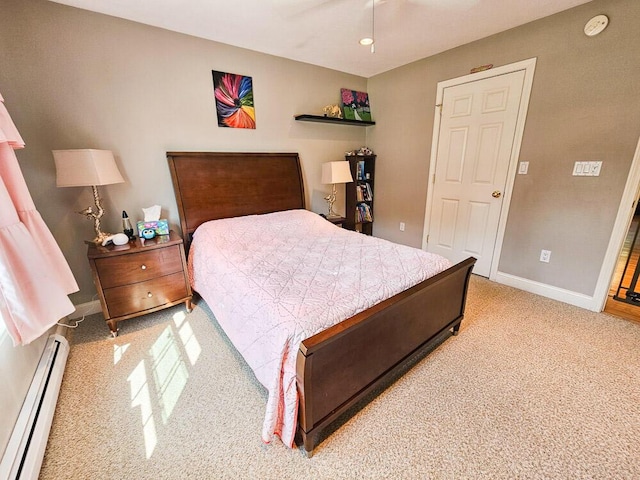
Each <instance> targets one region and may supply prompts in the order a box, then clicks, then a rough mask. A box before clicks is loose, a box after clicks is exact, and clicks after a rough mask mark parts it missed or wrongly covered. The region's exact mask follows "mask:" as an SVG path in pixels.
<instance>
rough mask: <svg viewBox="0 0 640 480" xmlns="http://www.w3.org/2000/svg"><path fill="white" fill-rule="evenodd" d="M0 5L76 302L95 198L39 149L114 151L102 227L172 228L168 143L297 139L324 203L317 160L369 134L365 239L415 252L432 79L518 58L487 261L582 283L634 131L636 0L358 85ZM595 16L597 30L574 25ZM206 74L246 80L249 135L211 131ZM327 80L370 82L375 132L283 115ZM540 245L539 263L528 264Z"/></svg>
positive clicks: (16, 114) (252, 144)
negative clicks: (149, 223)
mask: <svg viewBox="0 0 640 480" xmlns="http://www.w3.org/2000/svg"><path fill="white" fill-rule="evenodd" d="M3 6H4V9H3V11H4V12H5V14H4V15H2V16H1V17H0V32H2V33H1V34H0V65H2V68H0V92H2V94H3V95H4V97H5V100H6V105H7V107H8V108H9V110H10V112H11V114H12V116H13V118H14V121H15V122H16V124H17V125H18V128H19V129H20V131H21V133H22V135H23V137H24V138H25V141H26V142H27V148H26V149H25V150H22V151H19V152H18V157H19V159H20V163H21V166H22V168H23V171H24V175H25V178H26V180H27V183H28V185H29V187H30V189H31V191H32V194H33V197H34V201H35V203H36V205H37V207H38V209H39V210H40V212H41V213H42V215H43V217H44V219H45V221H46V222H47V223H48V224H49V226H50V228H51V230H52V231H53V234H54V236H55V237H56V239H57V241H58V243H59V244H60V245H61V248H62V250H63V252H64V254H65V256H66V257H67V259H68V261H69V263H70V265H71V267H72V269H73V271H74V274H75V275H76V278H77V280H78V282H79V284H80V286H81V292H80V293H78V294H75V295H73V296H72V300H73V301H74V303H82V302H86V301H89V300H90V299H91V297H92V296H93V295H94V293H95V289H94V287H93V284H92V282H91V276H90V271H89V267H88V263H87V261H86V257H85V253H86V251H85V246H84V244H83V241H84V240H85V239H88V238H91V237H92V224H91V222H89V221H88V220H86V219H84V218H82V217H81V216H80V215H78V214H76V213H74V212H75V211H76V210H79V209H81V208H84V207H85V206H87V205H89V204H91V203H92V198H91V194H90V189H88V188H87V189H80V188H66V189H58V188H56V187H55V168H54V165H53V159H52V156H51V150H52V149H58V148H104V149H110V150H113V151H114V153H115V154H116V157H117V161H118V163H119V165H120V168H121V170H122V173H123V175H124V177H125V178H126V180H127V182H126V183H125V184H121V185H112V186H107V187H103V188H102V189H101V191H102V194H103V197H104V199H105V204H106V208H107V212H108V214H107V216H106V217H105V220H104V224H105V229H110V230H112V231H117V230H119V229H120V222H119V216H120V212H121V210H123V209H124V210H127V211H128V212H129V214H130V216H131V217H132V218H133V219H134V220H136V219H137V218H139V216H140V215H141V208H142V207H147V206H150V205H152V204H156V203H157V204H160V205H162V207H163V212H164V216H167V217H168V218H169V220H170V222H171V224H172V226H173V227H174V228H176V227H177V224H178V218H177V212H176V208H175V200H174V198H173V190H172V188H171V181H170V177H169V172H168V168H167V163H166V159H165V152H166V151H171V150H210V151H297V152H299V153H300V156H301V159H302V164H303V170H304V176H305V186H306V189H307V197H308V202H309V203H308V206H309V207H310V208H311V209H313V210H315V211H317V212H321V211H324V208H325V204H324V202H323V200H322V196H323V195H324V193H325V192H327V191H328V188H327V187H326V186H323V185H320V183H319V181H320V165H321V164H322V163H323V162H325V161H329V160H336V159H340V158H342V155H343V154H344V152H345V151H347V150H351V149H354V148H358V147H360V146H362V145H365V144H367V145H368V146H369V147H371V148H373V149H374V150H375V152H376V153H377V154H378V161H377V167H376V223H375V228H374V233H375V234H376V235H377V236H381V237H384V238H388V239H391V240H394V241H398V242H400V243H405V244H409V245H414V246H420V245H421V237H422V229H423V222H424V213H425V202H426V193H427V181H426V177H427V172H428V170H429V156H430V149H431V136H432V129H433V104H434V103H435V95H436V86H437V82H439V81H442V80H446V79H450V78H454V77H458V76H462V75H466V74H467V73H468V72H469V70H470V69H471V68H472V67H474V66H477V65H482V64H487V63H492V64H494V65H496V66H498V65H504V64H507V63H512V62H516V61H520V60H524V59H527V58H532V57H537V59H538V61H537V67H536V73H535V78H534V85H533V91H532V96H531V102H530V106H529V115H528V119H527V124H526V127H525V133H524V138H523V143H522V150H521V158H520V159H521V160H526V161H529V162H530V166H529V174H528V175H527V176H517V177H516V179H515V185H514V192H513V199H512V203H511V210H510V214H509V220H508V225H507V229H506V236H505V241H504V246H503V250H502V258H501V260H500V264H499V266H500V271H502V272H504V273H508V274H512V275H515V276H518V277H522V278H525V279H529V280H532V281H535V282H541V283H543V284H548V285H552V286H557V287H560V288H564V289H567V290H570V291H574V292H579V293H583V294H586V295H591V294H593V289H594V286H595V283H596V280H597V277H598V274H599V271H600V267H601V265H602V260H603V257H604V253H605V249H606V247H607V242H608V240H609V238H610V236H611V228H612V226H613V222H614V217H615V214H616V210H617V207H618V204H619V201H620V197H621V194H622V190H623V187H624V182H625V180H626V177H627V174H628V171H629V166H630V162H631V159H632V155H633V151H634V149H635V146H636V142H637V141H638V137H639V136H640V127H639V125H640V108H639V107H638V98H640V82H639V81H638V78H640V62H638V61H637V59H638V58H640V33H639V32H640V29H638V28H637V25H636V24H635V20H637V19H638V18H640V2H637V1H636V0H596V1H594V2H590V3H588V4H586V5H583V6H580V7H577V8H575V9H572V10H569V11H567V12H562V13H560V14H557V15H554V16H552V17H548V18H545V19H542V20H539V21H536V22H533V23H530V24H527V25H524V26H522V27H519V28H516V29H513V30H510V31H507V32H504V33H501V34H498V35H495V36H492V37H489V38H486V39H483V40H480V41H477V42H473V43H471V44H468V45H465V46H462V47H459V48H456V49H453V50H450V51H448V52H444V53H442V54H440V55H436V56H433V57H429V58H427V59H424V60H421V61H419V62H415V63H413V64H410V65H407V66H405V67H401V68H398V69H395V70H393V71H390V72H387V73H385V74H382V75H378V76H376V77H373V78H371V79H369V80H368V81H367V80H366V79H363V78H360V77H356V76H352V75H347V74H343V73H340V72H336V71H331V70H327V69H322V68H318V67H313V66H310V65H306V64H302V63H298V62H293V61H289V60H284V59H281V58H277V57H273V56H269V55H264V54H259V53H255V52H251V51H247V50H243V49H238V48H235V47H230V46H226V45H223V44H218V43H215V42H210V41H205V40H201V39H197V38H193V37H189V36H186V35H181V34H177V33H172V32H168V31H164V30H161V29H157V28H152V27H147V26H143V25H139V24H135V23H133V22H128V21H125V20H121V19H116V18H112V17H108V16H104V15H100V14H94V13H91V12H86V11H83V10H78V9H74V8H70V7H65V6H62V5H59V4H55V3H51V2H47V1H44V0H5V3H4V5H3ZM600 13H605V14H607V15H608V16H609V18H610V25H609V28H607V30H605V32H603V33H602V34H601V35H599V36H597V37H594V38H588V37H586V36H585V35H584V34H583V33H582V28H583V26H584V23H585V22H586V21H587V20H588V19H589V18H590V17H591V16H593V15H595V14H600ZM212 69H219V70H223V71H229V72H233V73H241V74H245V75H250V76H252V77H253V81H254V93H255V102H256V112H257V126H258V128H257V129H256V130H251V131H249V130H233V129H222V128H219V127H217V125H216V117H215V105H214V101H213V95H212V84H211V70H212ZM341 87H349V88H353V89H358V90H365V89H366V90H368V92H369V95H370V98H371V102H372V110H373V114H374V118H375V120H376V122H377V124H376V126H375V127H369V128H367V129H361V128H356V127H342V126H334V125H323V124H311V123H301V122H295V121H294V120H293V115H294V114H297V113H319V112H320V110H321V108H322V107H323V106H324V105H326V104H328V103H337V102H338V99H339V95H338V94H339V89H340V88H341ZM365 132H366V133H365ZM578 160H602V161H603V162H604V164H603V169H602V175H601V176H600V177H597V178H579V177H572V176H571V170H572V166H573V163H574V162H575V161H578ZM341 200H342V199H340V200H339V202H340V201H341ZM339 207H340V208H342V205H341V204H339ZM401 221H402V222H405V223H406V231H405V232H400V231H399V229H398V224H399V222H401ZM542 248H544V249H548V250H551V251H552V252H553V253H552V261H551V263H550V264H541V263H540V262H539V261H538V257H539V253H540V249H542Z"/></svg>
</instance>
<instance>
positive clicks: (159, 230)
mask: <svg viewBox="0 0 640 480" xmlns="http://www.w3.org/2000/svg"><path fill="white" fill-rule="evenodd" d="M145 228H153V229H154V230H155V231H156V235H169V222H168V221H167V220H164V219H160V220H154V221H152V222H145V221H144V220H140V221H139V222H138V235H140V232H142V230H144V229H145Z"/></svg>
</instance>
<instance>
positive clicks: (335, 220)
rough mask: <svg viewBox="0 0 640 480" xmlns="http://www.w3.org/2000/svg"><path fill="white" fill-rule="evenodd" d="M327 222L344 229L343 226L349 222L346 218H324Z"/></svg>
mask: <svg viewBox="0 0 640 480" xmlns="http://www.w3.org/2000/svg"><path fill="white" fill-rule="evenodd" d="M324 218H325V219H326V220H327V221H329V222H331V223H333V224H334V225H337V226H338V227H342V224H343V223H344V222H345V221H346V220H347V219H346V218H345V217H324Z"/></svg>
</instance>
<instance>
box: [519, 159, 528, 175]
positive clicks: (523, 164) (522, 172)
mask: <svg viewBox="0 0 640 480" xmlns="http://www.w3.org/2000/svg"><path fill="white" fill-rule="evenodd" d="M528 172H529V162H520V166H519V167H518V175H526V174H527V173H528Z"/></svg>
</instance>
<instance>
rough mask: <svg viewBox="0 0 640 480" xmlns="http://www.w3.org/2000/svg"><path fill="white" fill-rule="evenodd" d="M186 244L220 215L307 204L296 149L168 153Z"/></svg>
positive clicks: (272, 210)
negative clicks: (258, 151) (293, 150)
mask: <svg viewBox="0 0 640 480" xmlns="http://www.w3.org/2000/svg"><path fill="white" fill-rule="evenodd" d="M167 160H168V161H169V170H170V171H171V179H172V180H173V190H174V193H175V195H176V201H177V203H178V214H179V215H180V227H181V229H182V235H183V237H184V238H185V241H186V242H187V243H189V242H190V240H191V235H192V234H193V232H194V231H195V230H196V228H198V227H199V226H200V224H202V223H204V222H206V221H209V220H217V219H220V218H228V217H239V216H243V215H254V214H261V213H271V212H277V211H280V210H292V209H296V208H305V200H304V184H303V181H302V171H301V169H300V159H299V157H298V154H297V153H221V152H167Z"/></svg>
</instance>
